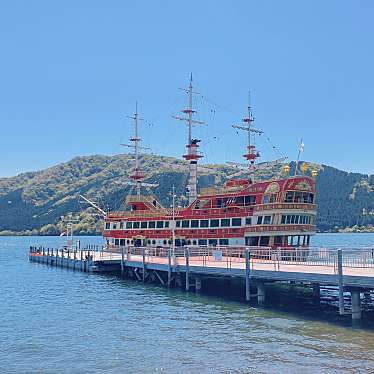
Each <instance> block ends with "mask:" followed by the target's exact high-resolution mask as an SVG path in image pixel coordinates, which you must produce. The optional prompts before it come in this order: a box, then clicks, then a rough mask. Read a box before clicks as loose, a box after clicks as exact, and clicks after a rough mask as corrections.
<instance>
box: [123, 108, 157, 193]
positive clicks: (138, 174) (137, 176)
mask: <svg viewBox="0 0 374 374" xmlns="http://www.w3.org/2000/svg"><path fill="white" fill-rule="evenodd" d="M128 118H130V119H132V120H133V123H134V135H133V136H132V137H131V138H130V139H129V140H130V142H131V144H121V145H122V146H124V147H130V148H133V149H134V168H133V170H132V174H131V175H130V178H131V179H132V180H133V183H132V184H133V185H134V186H135V188H136V194H137V196H138V197H139V196H140V190H141V187H142V186H149V187H153V186H154V185H152V184H149V183H143V182H142V181H143V179H144V178H145V176H144V175H143V173H142V171H141V168H140V165H139V151H140V150H147V149H149V148H146V147H141V146H140V145H139V144H140V142H141V140H142V139H141V138H140V137H139V129H138V125H139V121H142V118H140V117H139V113H138V103H136V104H135V113H134V114H133V115H132V116H128Z"/></svg>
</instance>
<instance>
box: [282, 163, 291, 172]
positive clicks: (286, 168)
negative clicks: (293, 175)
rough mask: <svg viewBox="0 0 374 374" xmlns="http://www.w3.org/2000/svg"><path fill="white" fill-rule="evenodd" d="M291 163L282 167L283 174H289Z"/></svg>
mask: <svg viewBox="0 0 374 374" xmlns="http://www.w3.org/2000/svg"><path fill="white" fill-rule="evenodd" d="M290 169H291V168H290V165H284V166H283V167H282V173H283V174H288V173H289V172H290Z"/></svg>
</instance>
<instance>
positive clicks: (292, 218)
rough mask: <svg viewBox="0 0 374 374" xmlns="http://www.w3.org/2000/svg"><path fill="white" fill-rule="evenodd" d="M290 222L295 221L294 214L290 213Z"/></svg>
mask: <svg viewBox="0 0 374 374" xmlns="http://www.w3.org/2000/svg"><path fill="white" fill-rule="evenodd" d="M291 223H295V215H294V214H292V216H291Z"/></svg>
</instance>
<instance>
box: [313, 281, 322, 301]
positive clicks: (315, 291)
mask: <svg viewBox="0 0 374 374" xmlns="http://www.w3.org/2000/svg"><path fill="white" fill-rule="evenodd" d="M312 287H313V297H314V298H316V299H319V298H320V296H321V289H320V287H319V283H312Z"/></svg>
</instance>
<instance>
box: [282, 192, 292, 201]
mask: <svg viewBox="0 0 374 374" xmlns="http://www.w3.org/2000/svg"><path fill="white" fill-rule="evenodd" d="M293 197H294V193H293V192H291V191H288V192H287V193H286V197H285V198H284V201H285V202H286V203H292V202H293Z"/></svg>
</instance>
